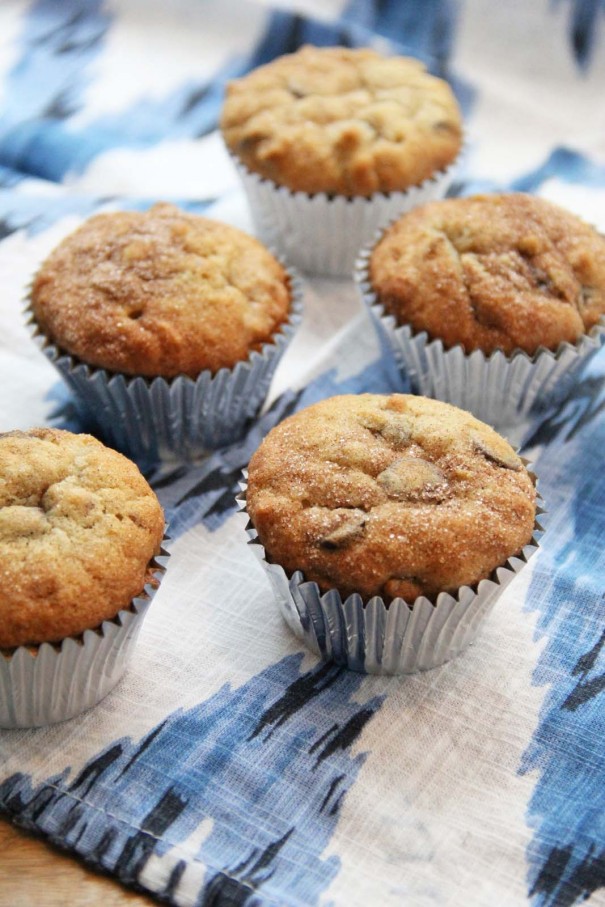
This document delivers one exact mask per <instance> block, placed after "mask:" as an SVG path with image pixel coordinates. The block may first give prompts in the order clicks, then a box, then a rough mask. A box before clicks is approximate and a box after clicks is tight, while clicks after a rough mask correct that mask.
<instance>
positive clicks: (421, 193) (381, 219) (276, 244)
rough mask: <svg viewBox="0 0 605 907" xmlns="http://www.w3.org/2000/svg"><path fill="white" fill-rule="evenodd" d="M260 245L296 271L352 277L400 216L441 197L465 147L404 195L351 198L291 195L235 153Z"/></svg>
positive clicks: (301, 193)
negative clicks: (366, 249)
mask: <svg viewBox="0 0 605 907" xmlns="http://www.w3.org/2000/svg"><path fill="white" fill-rule="evenodd" d="M229 153H230V155H231V159H232V160H233V163H234V164H235V167H236V169H237V171H238V173H239V177H240V179H241V181H242V184H243V186H244V190H245V192H246V196H247V198H248V203H249V205H250V210H251V212H252V218H253V220H254V225H255V227H256V230H257V232H258V235H259V236H260V238H261V239H262V241H263V242H264V243H265V244H266V245H268V246H271V247H273V248H275V249H278V250H279V251H280V252H281V253H282V254H283V255H284V256H285V257H286V258H287V260H288V261H291V262H292V263H293V264H294V265H295V266H296V267H297V268H300V269H301V270H303V271H308V272H309V273H312V274H324V275H326V276H332V277H350V276H351V271H352V269H353V265H354V263H355V259H356V256H357V254H358V252H359V249H360V248H361V247H362V246H363V245H364V243H367V242H368V241H369V240H370V239H371V238H372V236H374V234H375V232H376V230H378V229H379V228H380V227H383V226H384V225H385V224H387V223H388V222H390V221H391V220H392V219H393V218H394V217H395V216H396V215H400V214H405V213H406V212H407V211H411V210H412V209H413V208H417V207H418V206H419V205H424V204H425V203H426V202H430V201H434V200H436V199H438V198H442V197H443V196H444V195H445V193H446V192H447V190H448V188H449V186H450V184H451V182H452V180H453V178H454V175H455V171H456V168H457V167H458V165H459V163H460V160H461V157H462V155H463V153H464V146H463V148H462V151H461V152H460V154H459V155H458V157H457V158H456V159H455V160H454V161H453V162H452V163H451V164H450V165H449V167H447V168H446V169H445V170H440V171H438V172H437V173H434V174H433V175H432V176H430V177H429V178H428V179H425V180H424V181H423V182H422V183H420V184H419V185H417V186H410V187H409V189H406V190H404V191H401V192H389V193H384V192H376V193H375V194H374V195H371V196H369V197H367V198H366V197H361V196H360V197H355V198H348V197H346V196H342V195H334V196H330V195H327V194H326V193H325V192H319V193H317V194H316V195H307V194H306V193H305V192H292V191H291V190H290V189H288V188H287V187H286V186H278V185H277V184H276V183H273V182H271V180H268V179H265V178H264V177H261V176H259V175H258V174H257V173H253V172H252V171H250V170H248V168H247V167H246V166H245V165H244V164H242V162H241V161H239V160H238V158H237V157H235V156H234V155H233V154H232V153H231V152H229Z"/></svg>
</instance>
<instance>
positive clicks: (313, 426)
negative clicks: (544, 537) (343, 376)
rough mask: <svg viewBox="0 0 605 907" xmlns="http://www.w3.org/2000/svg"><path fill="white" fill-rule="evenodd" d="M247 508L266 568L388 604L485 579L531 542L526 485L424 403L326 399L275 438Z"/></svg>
mask: <svg viewBox="0 0 605 907" xmlns="http://www.w3.org/2000/svg"><path fill="white" fill-rule="evenodd" d="M246 498H247V509H248V513H249V515H250V519H251V520H252V523H253V524H254V527H255V528H256V530H257V532H258V536H259V540H260V542H261V544H262V545H264V547H265V550H266V555H267V558H268V560H269V561H271V562H275V563H279V564H280V565H281V566H282V567H284V569H285V570H286V571H287V572H292V571H295V570H302V572H303V573H304V576H305V579H307V580H313V581H315V582H317V583H318V584H319V586H320V588H321V589H322V590H324V591H325V590H327V589H330V588H337V589H338V590H339V591H340V593H341V595H343V596H345V595H348V594H350V593H352V592H359V593H360V594H361V596H362V597H363V598H364V599H365V600H367V599H369V598H371V597H372V596H374V595H380V596H382V597H383V598H384V599H385V600H386V601H387V602H388V601H391V600H392V599H393V598H396V597H401V598H404V599H405V600H407V601H408V602H410V603H411V602H413V601H414V599H415V598H416V597H417V596H419V595H427V596H430V597H434V596H436V595H437V594H438V593H439V592H441V591H448V592H453V591H454V590H456V589H457V588H459V587H460V586H463V585H473V584H474V583H477V582H478V581H479V580H481V579H483V578H485V577H487V576H489V575H490V573H491V572H492V571H493V570H494V569H495V568H496V567H498V566H500V565H502V564H504V563H505V562H506V560H507V559H508V558H509V557H511V556H512V555H515V554H518V553H519V552H520V551H521V550H522V549H523V547H524V546H525V545H526V544H528V542H529V541H530V539H531V537H532V534H533V530H534V521H535V514H536V492H535V488H534V484H533V481H532V478H531V477H530V475H529V473H528V472H527V470H526V469H525V467H524V465H523V463H522V461H521V460H520V459H519V457H518V456H517V455H516V454H515V452H514V451H513V449H512V448H511V447H510V445H509V444H508V443H507V442H506V441H505V440H504V439H503V438H501V437H500V435H498V434H497V433H496V432H495V431H493V429H491V428H490V427H489V426H487V425H485V424H484V423H483V422H479V421H478V420H477V419H475V418H474V417H473V416H471V415H470V414H469V413H466V412H464V411H463V410H460V409H457V408H456V407H453V406H450V405H449V404H447V403H441V402H438V401H436V400H430V399H427V398H424V397H415V396H408V395H403V394H393V395H391V396H381V395H372V394H361V395H359V396H342V397H332V398H330V399H328V400H323V401H322V402H320V403H317V404H315V405H313V406H310V407H309V408H308V409H305V410H302V411H301V412H300V413H297V414H296V415H294V416H291V417H290V418H288V419H286V420H285V421H284V422H282V423H281V424H280V425H278V426H277V427H276V428H274V429H273V430H272V431H271V432H269V434H268V435H267V437H266V438H265V440H264V441H263V443H262V444H261V446H260V447H259V449H258V450H257V451H256V453H255V454H254V456H253V457H252V460H251V461H250V467H249V477H248V490H247V494H246Z"/></svg>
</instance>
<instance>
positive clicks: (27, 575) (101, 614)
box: [0, 428, 164, 648]
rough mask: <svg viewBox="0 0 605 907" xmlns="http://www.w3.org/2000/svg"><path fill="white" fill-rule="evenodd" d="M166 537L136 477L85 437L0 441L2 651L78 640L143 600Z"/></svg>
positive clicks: (28, 435) (49, 433)
mask: <svg viewBox="0 0 605 907" xmlns="http://www.w3.org/2000/svg"><path fill="white" fill-rule="evenodd" d="M163 533H164V514H163V512H162V508H161V506H160V504H159V501H158V499H157V498H156V496H155V494H154V492H153V491H152V490H151V488H150V487H149V485H148V484H147V482H146V481H145V479H144V478H143V476H142V475H141V473H140V472H139V470H138V469H137V467H136V466H135V464H134V463H132V462H131V461H130V460H127V459H126V457H123V456H122V455H121V454H119V453H116V451H114V450H110V449H109V448H107V447H104V446H103V445H102V444H101V443H100V442H99V441H97V440H96V439H95V438H92V437H91V436H90V435H73V434H71V433H70V432H66V431H58V430H54V429H48V428H40V429H32V430H31V431H26V432H21V431H14V432H8V433H7V434H2V435H0V572H1V574H2V583H1V584H0V647H2V648H11V647H14V646H20V645H29V644H38V643H42V642H52V641H59V640H61V639H64V638H65V637H67V636H76V635H78V634H79V633H82V632H83V631H84V630H86V629H89V628H90V629H92V628H94V627H97V626H98V625H99V624H100V623H101V622H102V621H104V620H108V619H111V618H112V617H115V615H116V614H117V612H118V611H120V610H121V609H122V608H126V607H128V605H129V604H130V602H131V600H132V598H134V597H135V596H137V595H138V594H140V593H141V592H142V590H143V587H144V585H145V583H146V582H148V581H149V579H150V575H149V573H148V568H149V563H150V561H151V559H152V558H153V557H154V555H156V554H157V553H158V552H159V550H160V543H161V541H162V536H163Z"/></svg>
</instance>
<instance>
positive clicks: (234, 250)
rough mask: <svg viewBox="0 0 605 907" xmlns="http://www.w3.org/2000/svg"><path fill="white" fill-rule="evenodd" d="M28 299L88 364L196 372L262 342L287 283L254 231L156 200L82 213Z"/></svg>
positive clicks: (283, 315) (282, 316)
mask: <svg viewBox="0 0 605 907" xmlns="http://www.w3.org/2000/svg"><path fill="white" fill-rule="evenodd" d="M31 304H32V309H33V312H34V315H35V319H36V321H37V323H38V325H39V326H40V328H41V329H42V331H43V333H44V334H46V336H47V337H48V338H49V339H50V340H52V341H53V342H54V343H56V344H57V346H59V347H60V348H61V349H62V350H64V351H66V352H68V353H71V354H72V355H74V356H77V357H78V358H79V359H82V360H83V361H84V362H87V363H89V364H90V365H96V366H100V367H102V368H105V369H108V370H109V371H116V372H124V373H126V374H128V375H143V376H146V377H153V376H155V375H163V376H164V377H166V378H169V377H174V376H176V375H189V376H190V377H192V378H195V377H196V376H197V375H199V373H200V372H202V371H204V370H205V369H210V371H211V372H216V371H218V370H219V369H220V368H223V367H226V368H231V367H233V366H234V365H235V364H236V363H237V362H238V361H240V360H245V359H247V358H248V356H249V355H250V353H251V352H252V351H253V350H259V349H261V347H262V346H263V344H265V343H268V342H270V340H271V338H272V336H273V335H274V334H275V333H276V331H277V330H278V329H279V327H280V325H281V324H282V323H283V322H284V321H285V320H286V319H287V316H288V309H289V304H290V289H289V281H288V276H287V274H286V272H285V271H284V269H283V268H282V266H281V265H280V264H279V262H277V261H276V259H275V258H274V257H273V256H272V255H271V253H270V252H269V251H268V250H267V249H265V247H264V246H263V245H261V243H259V242H258V241H257V240H256V239H253V238H252V237H251V236H248V235H247V234H245V233H242V232H241V231H240V230H236V229H235V228H234V227H230V226H227V225H226V224H221V223H217V222H215V221H212V220H208V219H207V218H204V217H197V216H195V215H192V214H185V213H184V212H182V211H180V210H179V209H178V208H175V207H174V206H172V205H167V204H158V205H154V207H153V208H151V209H150V210H149V211H146V212H139V211H120V212H115V213H109V214H98V215H96V216H95V217H91V218H90V219H89V220H87V221H86V222H85V223H84V224H83V225H82V226H81V227H80V228H79V229H78V230H76V231H75V232H74V233H72V234H71V235H70V236H68V237H67V238H66V239H64V240H63V242H62V243H61V244H60V245H59V246H58V247H57V248H56V249H55V250H54V252H52V253H51V255H50V256H49V257H48V258H47V259H46V261H45V262H44V263H43V265H42V267H41V268H40V270H39V271H38V273H37V275H36V278H35V280H34V284H33V288H32V293H31Z"/></svg>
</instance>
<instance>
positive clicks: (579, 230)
mask: <svg viewBox="0 0 605 907" xmlns="http://www.w3.org/2000/svg"><path fill="white" fill-rule="evenodd" d="M369 276H370V283H371V285H372V289H373V291H374V292H375V294H376V301H377V302H378V303H380V304H381V305H382V306H383V307H384V309H385V311H386V312H387V313H390V314H391V315H393V316H394V317H395V319H396V321H397V322H398V324H400V325H404V324H409V325H410V327H411V328H412V329H413V330H414V331H416V332H422V331H426V332H427V334H428V335H429V338H430V339H431V340H434V339H437V338H439V339H441V340H442V341H443V344H444V347H445V348H446V349H449V348H451V347H454V346H456V345H458V344H460V345H461V346H462V347H463V348H464V351H465V352H466V353H470V352H472V351H473V350H477V349H479V350H482V351H483V352H484V353H485V354H487V355H489V354H490V353H492V352H494V351H495V350H502V351H503V352H504V353H505V354H507V355H510V354H512V353H513V352H514V351H516V350H524V351H525V352H526V353H528V354H529V355H530V356H531V355H533V354H534V353H536V352H537V351H538V349H539V348H541V347H544V348H545V349H548V350H552V351H556V350H557V348H558V347H559V346H560V344H561V343H563V342H568V343H571V344H573V343H576V342H577V341H578V340H579V339H580V338H581V337H582V335H584V334H585V333H587V332H589V331H590V330H591V328H593V327H594V326H595V325H596V324H597V323H598V321H599V319H600V318H601V317H602V316H603V315H605V239H604V238H603V237H602V236H600V235H599V234H598V233H597V232H596V230H594V229H593V228H592V227H590V226H588V225H587V224H585V223H583V222H582V221H581V220H580V219H579V218H578V217H576V216H575V215H573V214H571V213H569V212H567V211H565V210H563V209H562V208H559V207H558V206H556V205H553V204H552V203H550V202H547V201H544V200H543V199H540V198H535V197H533V196H530V195H522V194H511V195H478V196H474V197H470V198H457V199H448V200H445V201H438V202H432V203H431V204H428V205H425V206H423V207H420V208H416V209H415V210H414V211H412V212H410V213H409V214H406V215H405V216H404V217H402V218H401V219H400V220H398V221H397V222H396V223H394V224H393V225H392V226H391V227H390V228H389V229H388V230H387V231H386V232H385V234H384V236H383V237H382V238H381V240H380V241H379V242H378V243H377V245H376V246H375V248H374V249H373V251H372V254H371V258H370V262H369Z"/></svg>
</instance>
